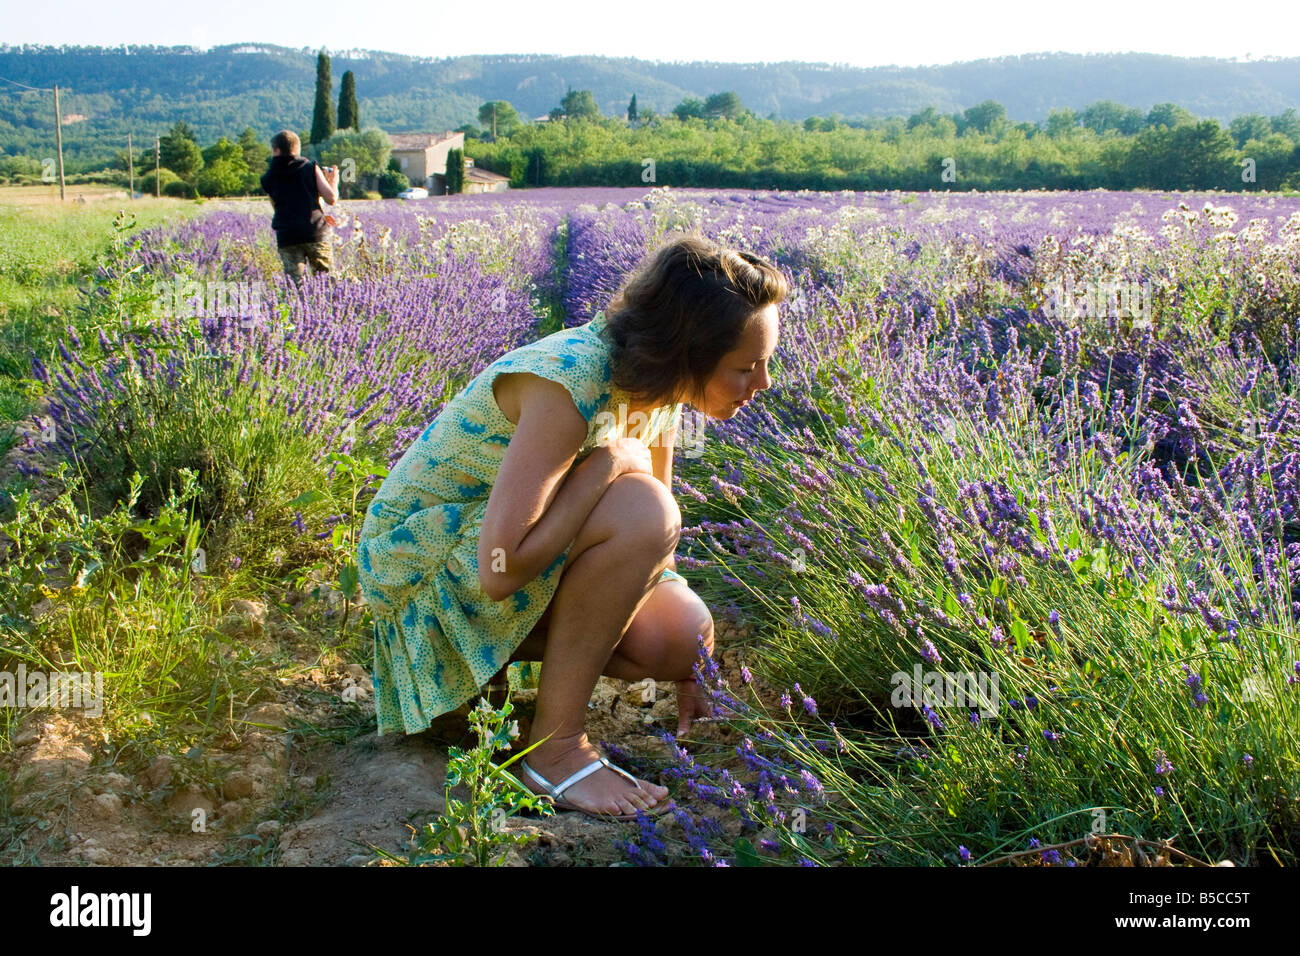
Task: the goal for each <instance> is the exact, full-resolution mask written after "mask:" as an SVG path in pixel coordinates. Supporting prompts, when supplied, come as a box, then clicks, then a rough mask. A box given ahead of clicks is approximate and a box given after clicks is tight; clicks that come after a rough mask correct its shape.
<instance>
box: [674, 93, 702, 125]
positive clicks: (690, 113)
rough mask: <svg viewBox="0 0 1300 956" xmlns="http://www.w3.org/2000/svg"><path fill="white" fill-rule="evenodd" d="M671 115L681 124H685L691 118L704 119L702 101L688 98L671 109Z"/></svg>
mask: <svg viewBox="0 0 1300 956" xmlns="http://www.w3.org/2000/svg"><path fill="white" fill-rule="evenodd" d="M673 115H674V116H676V117H677V118H678V119H679V120H681V121H682V122H685V121H686V120H688V119H690V118H691V117H698V118H699V119H704V101H703V100H697V99H695V98H694V97H692V96H688V97H686V99H684V100H682V101H681V102H680V103H678V104H677V105H676V106H674V107H673Z"/></svg>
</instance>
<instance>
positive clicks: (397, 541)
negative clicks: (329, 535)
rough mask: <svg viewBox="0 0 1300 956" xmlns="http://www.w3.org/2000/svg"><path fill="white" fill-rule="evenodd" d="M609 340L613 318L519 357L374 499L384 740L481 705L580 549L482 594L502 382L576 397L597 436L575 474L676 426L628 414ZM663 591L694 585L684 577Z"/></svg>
mask: <svg viewBox="0 0 1300 956" xmlns="http://www.w3.org/2000/svg"><path fill="white" fill-rule="evenodd" d="M604 329H605V316H604V313H597V315H596V317H595V318H594V319H592V320H591V321H590V322H588V323H587V324H586V325H581V326H577V327H575V328H572V329H563V330H561V331H559V332H556V333H554V334H552V335H548V336H546V337H545V338H542V339H539V340H537V341H536V342H532V343H529V344H528V345H524V346H521V347H520V348H517V349H515V350H514V351H512V352H508V353H507V354H505V355H503V356H502V357H501V358H499V359H497V360H496V361H495V362H493V363H492V364H491V365H489V366H488V367H487V368H485V369H483V371H482V372H480V373H479V374H478V375H477V376H476V377H475V378H474V380H473V381H472V382H470V383H469V385H467V386H466V387H465V389H464V390H463V391H462V392H461V393H460V394H459V395H457V396H456V397H455V398H453V399H452V400H451V401H450V402H448V403H447V405H446V406H445V407H444V408H443V409H442V411H441V412H440V413H439V415H438V417H437V418H436V419H435V420H434V421H433V423H432V424H431V425H430V426H429V427H428V428H427V429H425V431H424V432H423V433H422V434H421V435H420V437H419V438H417V439H416V440H415V442H414V443H413V444H412V445H411V447H410V448H408V449H407V451H406V453H405V454H404V455H403V456H402V457H401V459H399V460H398V462H397V464H396V465H394V466H393V468H392V470H391V471H390V472H389V474H388V476H387V478H385V479H384V482H383V484H382V485H381V486H380V488H379V491H378V493H377V494H376V495H375V497H374V500H373V501H372V503H371V505H370V507H369V509H368V510H367V512H366V518H365V522H364V524H363V525H362V528H361V538H360V543H359V544H358V546H357V565H358V568H359V570H360V579H361V587H362V590H363V592H364V594H365V597H366V601H367V603H368V605H369V607H370V612H371V615H372V617H373V619H374V625H375V672H374V686H375V713H376V715H377V718H378V723H379V733H380V734H384V733H388V732H390V731H394V730H400V731H402V732H404V733H408V734H414V733H419V732H420V731H422V730H424V729H426V728H427V727H428V726H429V723H430V722H431V721H432V720H433V718H435V717H437V716H438V715H439V714H444V713H446V712H448V711H451V710H455V709H456V708H457V707H459V706H460V705H461V704H463V703H465V702H466V701H467V700H469V699H470V698H472V697H474V696H475V695H476V694H478V692H479V689H480V688H481V687H482V686H483V685H484V684H486V683H487V682H488V681H489V680H490V679H491V678H492V676H493V675H494V674H495V673H496V672H497V671H498V670H500V669H501V666H502V665H503V664H504V663H505V662H506V661H507V660H508V659H509V658H510V655H511V654H512V653H513V652H514V650H515V648H517V647H518V646H519V645H520V644H521V643H522V642H523V640H524V638H525V637H527V636H528V634H529V632H530V631H531V630H532V629H533V627H534V626H535V625H536V624H537V621H538V620H539V619H540V618H541V616H542V614H543V613H545V611H546V608H547V606H548V605H549V604H550V602H551V598H552V597H553V596H554V595H555V591H556V589H557V588H558V587H559V581H560V572H561V569H562V568H563V567H564V562H565V561H566V560H567V559H568V556H569V548H571V547H572V542H570V546H569V547H566V548H565V549H564V551H563V552H562V553H560V554H559V555H557V556H556V558H555V560H554V561H552V562H551V564H550V566H549V567H547V568H546V569H545V570H544V571H542V572H541V573H540V574H539V575H538V576H537V577H536V578H534V579H533V580H532V581H530V582H528V583H527V584H526V585H524V586H523V587H522V588H520V589H519V590H518V591H516V592H515V593H514V594H512V595H511V596H510V597H508V598H506V599H505V600H504V601H493V600H492V599H491V598H489V597H488V596H487V595H485V594H484V593H483V591H482V590H481V589H480V587H479V580H478V535H479V529H480V527H481V525H482V521H483V513H484V512H485V511H486V510H487V500H488V495H489V494H490V493H491V491H492V484H493V482H494V481H495V480H496V476H497V470H498V469H499V468H500V466H501V460H502V458H503V457H504V456H505V453H506V448H507V446H508V445H509V444H510V437H511V435H512V434H513V433H514V430H515V426H514V425H513V424H512V423H511V422H510V420H509V419H508V418H506V417H505V415H504V414H503V413H502V411H501V409H500V407H499V406H498V405H497V403H496V398H495V397H494V396H493V394H492V383H493V382H494V381H495V380H496V377H497V376H498V375H500V374H503V373H507V372H532V373H533V374H535V375H540V376H542V377H543V378H548V379H551V380H553V381H556V382H559V383H560V384H561V385H563V386H564V387H565V388H566V389H567V390H568V391H569V394H570V395H572V396H573V401H574V404H575V405H577V407H578V411H579V412H581V413H582V417H583V418H585V419H586V420H587V423H588V430H587V439H586V441H585V442H584V443H583V445H582V448H581V449H580V450H579V452H578V457H577V461H582V460H583V459H585V458H586V456H587V455H588V454H590V452H591V450H592V449H593V448H595V447H596V446H597V445H598V444H606V443H608V442H609V441H610V440H612V439H614V438H617V437H624V436H625V437H631V438H640V439H642V440H643V441H644V442H645V443H646V444H647V445H648V446H652V445H653V443H654V441H655V439H656V438H657V437H658V436H659V434H660V433H661V432H662V431H665V430H666V429H667V428H668V426H669V425H670V424H677V423H678V422H679V421H680V416H681V409H682V406H681V404H680V403H678V404H673V405H661V406H659V407H658V408H656V409H654V410H653V411H652V412H650V413H649V415H648V420H646V421H640V420H638V419H636V417H635V416H633V418H632V421H630V422H629V421H627V417H628V416H627V415H626V413H624V414H622V415H620V414H619V411H618V410H619V405H620V403H627V402H628V398H627V396H626V394H625V393H623V392H622V391H621V390H620V389H617V388H615V387H614V386H613V385H612V383H611V382H610V352H609V341H608V339H607V338H606V337H605V335H604V334H602V332H603V330H604ZM625 407H626V405H624V408H625ZM602 412H603V413H605V414H602ZM575 464H576V462H575ZM663 578H675V579H677V580H679V581H685V578H683V577H682V576H681V575H679V574H677V573H676V572H675V571H665V572H664V574H663ZM663 578H661V580H662V579H663Z"/></svg>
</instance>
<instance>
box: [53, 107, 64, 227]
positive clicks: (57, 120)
mask: <svg viewBox="0 0 1300 956" xmlns="http://www.w3.org/2000/svg"><path fill="white" fill-rule="evenodd" d="M54 140H55V142H56V143H58V146H59V201H60V202H62V201H63V199H64V195H63V114H62V113H61V112H59V84H57V83H55V84H54Z"/></svg>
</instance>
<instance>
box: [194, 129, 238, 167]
mask: <svg viewBox="0 0 1300 956" xmlns="http://www.w3.org/2000/svg"><path fill="white" fill-rule="evenodd" d="M218 159H228V160H230V161H232V162H237V163H238V164H239V165H240V166H243V167H245V168H247V166H248V164H247V163H246V162H244V150H243V148H242V147H241V146H240V145H239V144H238V143H234V142H231V141H230V140H229V139H227V138H226V137H224V136H223V137H221V138H220V139H219V140H217V141H216V142H215V143H213V144H212V145H211V146H209V147H208V148H207V149H205V150H203V164H204V165H205V166H206V165H209V164H211V163H214V162H216V161H217V160H218Z"/></svg>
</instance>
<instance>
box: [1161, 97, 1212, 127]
mask: <svg viewBox="0 0 1300 956" xmlns="http://www.w3.org/2000/svg"><path fill="white" fill-rule="evenodd" d="M1195 122H1196V117H1195V116H1193V115H1192V114H1191V113H1189V112H1188V111H1187V110H1185V109H1183V108H1182V107H1181V106H1179V105H1178V104H1177V103H1157V104H1156V105H1155V106H1153V107H1151V110H1150V112H1148V113H1147V120H1146V123H1147V126H1148V127H1150V128H1153V129H1154V128H1158V127H1161V126H1163V127H1165V128H1166V129H1175V128H1176V127H1179V126H1185V125H1187V124H1188V123H1195ZM1215 126H1216V128H1217V126H1218V124H1217V123H1216V124H1215Z"/></svg>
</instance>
